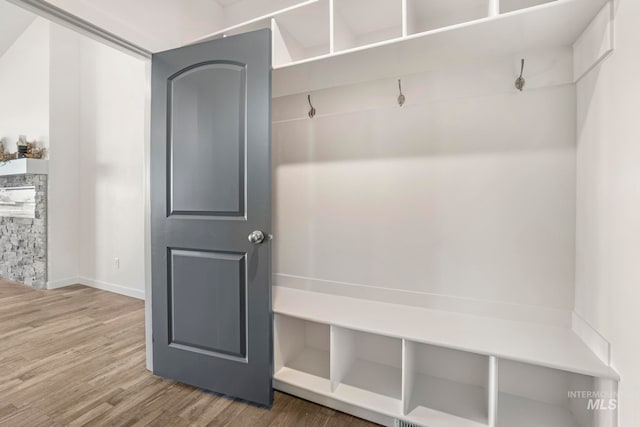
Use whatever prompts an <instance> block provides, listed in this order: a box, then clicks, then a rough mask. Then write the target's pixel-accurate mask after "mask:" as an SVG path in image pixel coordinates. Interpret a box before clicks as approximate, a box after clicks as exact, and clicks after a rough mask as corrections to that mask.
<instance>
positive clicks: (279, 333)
mask: <svg viewBox="0 0 640 427" xmlns="http://www.w3.org/2000/svg"><path fill="white" fill-rule="evenodd" d="M274 329H275V330H274V364H275V375H274V376H275V378H276V379H278V380H280V381H284V382H287V383H294V384H296V385H299V386H304V387H307V388H309V389H310V390H315V391H318V392H325V393H327V392H329V391H330V383H329V374H330V370H329V339H330V338H329V333H330V332H329V326H328V325H324V324H322V323H316V322H310V321H306V320H302V319H297V318H294V317H288V316H283V315H276V316H275V319H274Z"/></svg>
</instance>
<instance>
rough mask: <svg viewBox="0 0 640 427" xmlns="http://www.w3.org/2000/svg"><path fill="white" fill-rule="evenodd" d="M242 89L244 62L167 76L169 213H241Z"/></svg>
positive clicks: (200, 66)
mask: <svg viewBox="0 0 640 427" xmlns="http://www.w3.org/2000/svg"><path fill="white" fill-rule="evenodd" d="M246 93H247V92H246V69H245V65H244V64H241V63H236V62H231V61H208V62H204V63H201V64H196V65H194V66H192V67H188V68H186V69H185V70H181V71H180V72H178V73H177V74H175V75H173V76H171V77H170V78H169V85H168V93H167V102H168V106H169V107H168V108H169V114H170V117H169V120H168V122H169V138H170V148H169V155H170V158H169V173H170V179H169V196H170V212H169V213H170V214H171V215H175V214H187V215H208V216H244V215H245V195H246V189H245V167H246V166H245V152H246ZM220 100H224V101H223V102H220Z"/></svg>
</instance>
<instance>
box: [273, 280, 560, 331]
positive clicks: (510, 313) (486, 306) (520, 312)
mask: <svg viewBox="0 0 640 427" xmlns="http://www.w3.org/2000/svg"><path fill="white" fill-rule="evenodd" d="M273 284H274V285H276V286H284V287H288V288H293V289H301V290H307V291H313V292H320V293H326V294H332V295H340V296H345V297H353V298H364V299H370V300H374V301H381V302H388V303H392V304H401V305H410V306H414V307H422V308H429V309H434V310H445V311H453V312H457V313H464V314H473V315H477V316H490V317H497V318H500V319H507V320H515V321H520V322H534V323H538V324H546V325H550V326H557V327H562V328H570V327H571V310H570V309H567V310H561V309H557V308H549V307H541V306H535V305H524V304H513V303H507V302H501V301H490V300H480V299H473V298H462V297H457V296H452V295H438V294H431V293H426V292H415V291H406V290H402V289H390V288H380V287H376V286H369V285H360V284H352V283H343V282H334V281H329V280H320V279H312V278H308V277H298V276H291V275H287V274H274V275H273Z"/></svg>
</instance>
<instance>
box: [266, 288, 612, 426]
mask: <svg viewBox="0 0 640 427" xmlns="http://www.w3.org/2000/svg"><path fill="white" fill-rule="evenodd" d="M273 305H274V312H275V323H274V329H275V331H274V333H275V365H276V372H275V376H274V386H275V387H276V388H278V389H281V390H283V391H288V392H294V393H295V394H296V395H299V396H301V397H303V398H306V399H309V400H313V401H316V402H318V403H321V404H325V405H328V406H333V407H335V408H336V409H340V410H345V408H349V412H351V413H355V414H358V415H359V416H363V417H367V415H369V418H370V419H372V416H371V415H370V414H371V413H374V414H380V415H381V416H384V417H387V418H385V419H374V420H375V421H378V422H383V423H387V424H389V423H390V422H391V421H390V420H393V419H401V420H405V421H407V422H411V423H417V424H418V425H433V426H438V427H482V426H489V427H496V426H499V427H512V426H515V425H517V426H521V427H534V426H536V427H537V426H542V425H544V426H545V427H590V426H591V425H592V421H593V420H592V417H593V411H589V410H588V408H587V404H586V400H584V399H571V398H570V397H569V396H568V392H569V391H581V390H589V391H591V390H595V391H599V390H602V391H604V390H605V389H606V388H607V387H609V386H610V385H611V384H614V383H615V381H616V380H617V375H616V373H615V372H614V371H613V370H611V369H610V368H609V367H607V366H606V365H604V364H603V363H601V362H597V363H596V362H594V364H592V365H589V366H584V365H583V366H576V365H574V366H564V365H563V366H564V369H557V368H551V367H549V366H548V365H557V360H556V361H554V362H553V363H550V360H548V359H543V360H541V359H536V357H539V356H541V355H542V356H544V349H542V350H543V351H541V352H539V353H538V354H536V355H532V354H529V355H524V354H520V355H519V356H521V357H515V359H520V358H525V359H527V362H521V361H516V360H514V359H509V358H504V357H496V356H495V355H494V354H493V353H491V352H489V353H488V352H487V351H486V349H482V350H479V349H472V348H471V347H469V345H468V343H464V342H461V341H460V340H463V341H464V340H466V339H468V338H469V337H470V335H469V334H475V333H479V332H481V330H482V329H484V328H486V327H487V324H486V323H484V322H483V319H482V318H480V317H475V316H464V315H462V317H463V318H465V319H464V320H463V321H462V322H461V321H460V319H459V318H457V316H461V315H454V314H452V313H441V314H444V315H445V316H444V317H433V316H432V315H433V313H431V310H425V309H415V308H413V307H404V306H398V305H393V304H386V303H377V302H372V301H363V300H357V299H352V298H346V297H337V296H332V295H325V294H319V293H314V292H309V291H300V290H294V289H287V288H281V287H278V286H276V287H275V289H274V304H273ZM416 310H417V311H419V312H423V313H422V314H423V317H416V312H415V311H416ZM407 311H408V312H412V311H413V313H411V314H410V315H409V317H402V316H399V315H400V313H402V312H407ZM449 316H453V317H449ZM372 319H378V321H377V322H373V321H372ZM447 319H449V320H451V321H452V323H451V324H448V325H447V324H446V321H447ZM452 319H455V320H452ZM491 320H492V321H494V322H496V323H495V324H494V325H497V324H498V323H499V322H508V323H509V324H510V326H511V327H512V328H513V329H511V330H510V332H509V334H508V335H503V336H501V337H495V336H494V337H492V338H489V339H488V340H489V341H490V342H489V343H488V345H489V346H491V345H493V344H495V343H496V342H498V341H496V340H500V341H504V342H510V341H512V340H513V339H514V338H516V337H517V336H518V335H519V334H521V333H523V337H524V338H522V339H524V340H533V343H532V344H533V346H536V345H542V346H545V345H548V344H549V342H544V340H541V336H540V335H536V334H533V335H530V333H531V332H532V331H531V330H527V331H525V332H523V331H521V330H518V328H517V325H518V322H511V321H504V320H496V319H491ZM405 322H406V323H405ZM475 324H478V328H479V329H475V328H470V326H471V325H475ZM382 325H386V326H384V327H383V326H382ZM452 328H453V329H452ZM540 328H542V329H541V330H540V331H543V332H546V333H551V334H554V333H557V331H556V329H560V328H554V327H549V326H541V327H540ZM489 329H490V328H489ZM498 329H501V328H498ZM417 330H421V331H424V332H423V333H422V334H416V331H417ZM433 331H440V332H442V333H444V334H446V335H449V336H450V337H451V339H452V341H450V342H448V343H446V344H445V343H444V342H443V341H442V340H437V343H436V344H433V343H426V342H425V341H431V338H433V337H434V336H433V335H432V332H433ZM452 331H455V332H456V333H452ZM503 332H504V331H503ZM489 333H490V334H491V333H495V331H489ZM567 336H568V335H565V336H564V338H565V339H566V338H567ZM487 337H488V336H487V334H486V333H484V334H482V333H481V336H480V337H479V338H480V339H486V338H487ZM557 338H558V337H555V338H553V339H552V342H553V343H554V346H556V347H559V348H563V347H566V346H569V347H571V346H572V345H573V344H572V343H571V342H567V341H564V342H558V341H556V339H557ZM455 340H458V341H459V342H457V343H455V342H454V341H455ZM515 341H516V342H510V344H511V345H513V346H514V347H520V346H521V344H522V342H521V339H516V340H515ZM463 348H464V349H463ZM530 348H531V346H530ZM547 350H548V349H547ZM574 350H575V351H570V352H569V353H571V354H572V357H573V356H576V354H577V353H576V351H577V352H585V354H584V355H583V356H585V355H591V356H593V355H592V354H590V351H589V350H588V349H587V348H586V347H584V348H578V349H574ZM511 356H512V357H513V356H514V354H513V353H512V354H511ZM533 356H535V357H533ZM593 357H594V358H595V356H593ZM578 360H581V361H584V360H586V359H584V358H582V359H580V358H578ZM578 363H580V361H579V362H578ZM596 365H599V366H596ZM576 371H578V372H576ZM585 371H587V372H590V373H589V374H585ZM344 405H350V406H348V407H345V406H344ZM358 408H360V409H358ZM359 411H360V412H359ZM361 411H368V412H361Z"/></svg>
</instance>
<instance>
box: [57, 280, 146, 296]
mask: <svg viewBox="0 0 640 427" xmlns="http://www.w3.org/2000/svg"><path fill="white" fill-rule="evenodd" d="M71 285H84V286H89V287H91V288H95V289H101V290H103V291H108V292H113V293H115V294H120V295H126V296H128V297H132V298H137V299H141V300H144V290H140V289H133V288H129V287H126V286H122V285H116V284H115V283H107V282H102V281H100V280H95V279H89V278H87V277H69V278H67V279H61V280H55V281H52V282H47V289H60V288H64V287H66V286H71Z"/></svg>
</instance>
